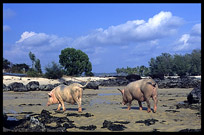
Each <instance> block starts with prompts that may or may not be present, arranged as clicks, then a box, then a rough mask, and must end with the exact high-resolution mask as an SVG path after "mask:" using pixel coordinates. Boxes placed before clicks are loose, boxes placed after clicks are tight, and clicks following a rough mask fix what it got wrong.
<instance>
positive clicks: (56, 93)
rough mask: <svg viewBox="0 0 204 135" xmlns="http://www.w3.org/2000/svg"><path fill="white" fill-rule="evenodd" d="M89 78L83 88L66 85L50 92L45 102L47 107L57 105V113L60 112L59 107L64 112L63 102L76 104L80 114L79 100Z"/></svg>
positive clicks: (75, 85) (77, 84)
mask: <svg viewBox="0 0 204 135" xmlns="http://www.w3.org/2000/svg"><path fill="white" fill-rule="evenodd" d="M90 80H91V79H90V78H89V79H88V81H87V82H86V84H85V85H84V86H82V85H81V84H79V83H73V84H70V85H69V86H67V85H59V86H57V87H55V88H54V89H53V90H52V91H51V92H49V93H48V95H49V98H48V102H47V106H50V105H52V104H59V105H58V108H57V111H60V109H61V106H62V108H63V112H64V111H65V110H66V109H65V106H64V102H67V103H71V104H74V103H77V104H78V112H79V113H81V112H82V108H81V100H82V94H83V89H84V88H85V87H86V86H87V84H88V83H89V82H90Z"/></svg>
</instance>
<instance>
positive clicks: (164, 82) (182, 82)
mask: <svg viewBox="0 0 204 135" xmlns="http://www.w3.org/2000/svg"><path fill="white" fill-rule="evenodd" d="M140 78H141V77H140V76H136V75H135V76H134V75H129V76H126V77H115V78H110V79H108V80H96V81H91V82H90V83H89V84H88V85H87V86H86V89H99V86H109V87H112V86H126V85H127V84H128V83H130V82H132V81H136V80H138V79H140ZM154 80H155V81H156V82H157V84H158V86H159V88H194V87H197V86H199V85H200V84H201V80H199V79H196V78H192V77H183V78H170V77H169V78H165V79H159V78H154ZM72 83H76V82H74V81H62V82H61V83H56V84H54V85H52V84H48V85H40V84H39V82H38V81H30V82H29V83H28V84H26V85H24V84H23V83H19V82H13V83H11V84H9V85H8V86H6V85H5V84H3V91H15V92H26V91H36V90H41V91H51V90H52V89H53V88H55V87H56V86H58V85H60V84H65V85H70V84H72ZM77 83H80V84H82V85H84V84H85V83H82V82H77Z"/></svg>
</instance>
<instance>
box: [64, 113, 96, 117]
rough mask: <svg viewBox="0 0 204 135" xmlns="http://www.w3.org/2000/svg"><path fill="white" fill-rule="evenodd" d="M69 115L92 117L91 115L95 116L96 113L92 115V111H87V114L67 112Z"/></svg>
mask: <svg viewBox="0 0 204 135" xmlns="http://www.w3.org/2000/svg"><path fill="white" fill-rule="evenodd" d="M67 116H75V117H81V116H85V117H91V116H94V115H92V114H90V113H85V114H78V113H67Z"/></svg>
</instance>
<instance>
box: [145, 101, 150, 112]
mask: <svg viewBox="0 0 204 135" xmlns="http://www.w3.org/2000/svg"><path fill="white" fill-rule="evenodd" d="M146 102H147V112H148V113H150V112H151V108H150V102H149V99H148V98H146Z"/></svg>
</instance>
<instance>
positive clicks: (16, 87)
mask: <svg viewBox="0 0 204 135" xmlns="http://www.w3.org/2000/svg"><path fill="white" fill-rule="evenodd" d="M8 88H9V89H10V90H12V91H15V92H26V91H27V89H26V87H25V85H24V84H23V83H19V82H13V83H11V84H9V85H8Z"/></svg>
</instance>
